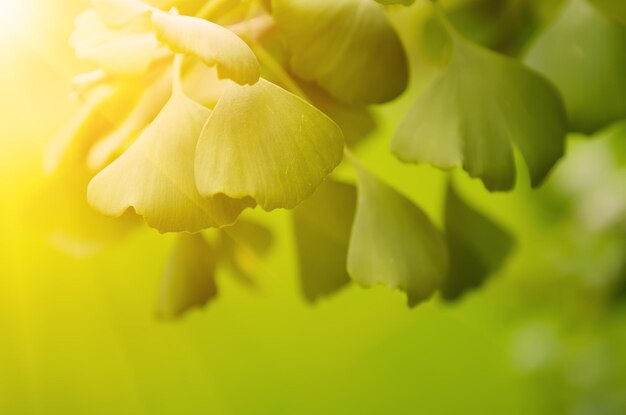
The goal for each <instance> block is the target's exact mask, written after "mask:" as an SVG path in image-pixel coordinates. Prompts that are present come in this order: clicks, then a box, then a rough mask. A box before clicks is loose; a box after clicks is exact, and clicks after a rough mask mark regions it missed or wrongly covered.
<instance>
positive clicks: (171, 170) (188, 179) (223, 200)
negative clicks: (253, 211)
mask: <svg viewBox="0 0 626 415" xmlns="http://www.w3.org/2000/svg"><path fill="white" fill-rule="evenodd" d="M210 113H211V111H210V110H209V109H207V108H205V107H203V106H201V105H199V104H197V103H196V102H194V101H191V100H190V99H189V98H187V97H186V96H185V95H183V93H182V91H180V90H179V89H174V92H173V94H172V97H171V98H170V100H169V101H168V103H167V104H166V105H165V107H164V108H163V110H162V111H161V112H160V113H159V115H158V116H157V117H156V119H155V120H154V122H153V123H152V124H150V126H149V127H148V128H147V129H145V130H144V131H143V133H142V134H141V135H140V137H139V138H138V139H137V141H135V142H134V143H133V144H132V145H131V146H130V148H129V149H128V150H126V152H124V154H122V155H121V156H120V157H119V158H118V159H116V160H115V161H114V162H113V163H111V164H110V165H108V166H107V167H106V168H105V169H104V170H102V172H100V173H99V174H98V175H97V176H96V177H95V178H94V179H93V180H92V181H91V183H90V185H89V190H88V197H89V202H90V204H91V205H92V206H94V207H95V208H96V209H97V210H99V211H100V212H101V213H103V214H105V215H109V216H119V215H121V214H122V213H124V211H126V210H127V209H128V208H130V207H133V208H134V209H135V211H136V212H137V213H138V214H140V215H141V216H143V217H144V219H145V220H146V222H147V223H148V225H150V226H152V227H153V228H156V229H158V230H159V231H160V232H179V231H188V232H195V231H199V230H201V229H204V228H208V227H217V226H223V225H228V224H231V223H233V222H234V221H235V220H236V218H237V216H239V214H240V213H241V211H242V210H243V209H245V208H246V207H251V206H253V205H254V202H253V201H252V200H251V199H250V198H246V199H243V200H233V199H230V198H228V197H226V196H224V195H216V196H215V197H213V198H209V199H207V198H203V197H202V196H200V194H199V193H198V191H197V189H196V184H195V181H194V172H193V164H194V154H195V149H196V144H197V141H198V137H199V135H200V131H201V130H202V126H203V125H204V124H205V122H206V120H207V119H208V117H209V115H210Z"/></svg>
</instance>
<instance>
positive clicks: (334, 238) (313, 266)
mask: <svg viewBox="0 0 626 415" xmlns="http://www.w3.org/2000/svg"><path fill="white" fill-rule="evenodd" d="M355 208H356V189H355V187H354V186H353V185H348V184H344V183H340V182H336V181H334V180H327V181H325V182H324V183H323V184H322V185H321V186H320V187H319V188H318V189H317V190H316V191H315V193H313V195H312V196H311V197H310V198H308V199H307V200H305V201H304V202H302V203H301V204H300V205H299V206H298V207H297V208H296V209H295V210H294V215H293V220H294V229H295V234H296V243H297V247H298V257H299V263H300V281H301V286H302V292H303V294H304V297H305V298H306V299H307V300H308V301H310V302H315V301H316V300H318V299H319V298H321V297H323V296H326V295H329V294H332V293H334V292H336V291H337V290H339V289H340V288H342V287H344V286H345V285H346V284H348V282H350V277H349V275H348V272H347V269H346V266H347V264H346V261H347V257H348V244H349V241H350V231H351V228H352V222H353V221H354V211H355Z"/></svg>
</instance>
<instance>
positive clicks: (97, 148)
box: [87, 71, 172, 171]
mask: <svg viewBox="0 0 626 415" xmlns="http://www.w3.org/2000/svg"><path fill="white" fill-rule="evenodd" d="M171 84H172V79H171V72H170V71H166V72H165V73H163V74H162V75H161V76H160V77H158V78H157V79H156V81H155V82H154V84H152V85H150V86H148V87H147V89H146V90H145V91H144V92H143V93H142V94H141V96H140V97H139V99H138V101H137V103H136V104H135V106H134V107H133V109H132V110H130V112H129V113H128V115H127V116H126V117H125V118H124V120H123V121H122V122H121V123H120V124H119V125H118V126H117V128H115V129H114V130H113V131H111V132H110V133H108V134H107V135H105V136H104V137H102V138H101V139H100V140H99V141H98V142H96V143H95V144H94V145H93V146H92V147H91V149H90V150H89V153H88V154H87V166H88V167H89V168H90V169H91V170H93V171H99V170H101V169H102V168H103V167H105V166H106V165H107V164H108V163H109V162H111V161H112V160H113V159H114V158H115V157H117V156H119V155H120V153H121V152H122V151H123V150H124V148H125V147H126V146H128V145H129V144H130V141H131V140H132V139H134V138H136V137H137V135H138V134H139V133H141V131H143V129H144V128H145V127H146V126H147V125H148V124H149V123H150V122H151V121H152V120H154V118H155V117H156V116H157V115H158V113H159V112H160V111H161V109H162V108H163V106H164V105H165V103H166V102H167V101H168V99H169V96H170V95H171Z"/></svg>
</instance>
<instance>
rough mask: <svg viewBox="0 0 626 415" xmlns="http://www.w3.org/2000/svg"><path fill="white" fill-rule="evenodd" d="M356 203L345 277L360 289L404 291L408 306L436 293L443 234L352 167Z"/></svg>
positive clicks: (442, 269) (444, 262)
mask: <svg viewBox="0 0 626 415" xmlns="http://www.w3.org/2000/svg"><path fill="white" fill-rule="evenodd" d="M355 167H356V170H357V178H358V181H357V184H358V202H357V210H356V217H355V220H354V225H353V227H352V236H351V238H350V248H349V251H348V273H349V274H350V276H351V277H352V279H353V280H354V281H356V282H357V283H359V284H360V285H362V286H364V287H372V286H374V285H376V284H383V285H386V286H388V287H391V288H397V289H399V290H401V291H404V292H405V293H406V294H407V297H408V303H409V306H411V307H413V306H415V305H417V304H418V303H420V302H421V301H424V300H426V299H427V298H429V297H430V296H431V295H432V294H433V293H434V292H435V291H436V290H437V289H439V288H440V287H441V284H442V283H443V281H444V278H445V275H446V273H447V270H448V252H447V249H446V245H445V242H444V238H443V235H442V233H441V232H440V231H439V230H438V229H437V228H436V227H435V226H434V225H433V224H432V222H431V221H430V220H429V219H428V217H427V216H426V215H425V214H424V213H423V212H422V210H421V209H420V208H419V207H417V206H416V205H415V204H414V203H413V202H412V201H410V200H409V199H407V198H406V197H405V196H403V195H402V194H400V193H399V192H397V191H396V190H394V189H392V188H391V187H389V186H388V185H387V184H385V183H384V182H382V181H381V180H379V179H378V178H376V177H375V176H374V175H372V174H371V173H370V172H368V171H367V170H366V169H365V168H364V167H362V166H360V165H359V164H358V163H355Z"/></svg>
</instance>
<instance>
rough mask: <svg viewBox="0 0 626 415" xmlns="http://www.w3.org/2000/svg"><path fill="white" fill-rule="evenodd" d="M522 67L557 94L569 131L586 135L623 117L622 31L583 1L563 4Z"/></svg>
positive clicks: (625, 58)
mask: <svg viewBox="0 0 626 415" xmlns="http://www.w3.org/2000/svg"><path fill="white" fill-rule="evenodd" d="M623 4H624V5H626V2H623ZM526 62H527V63H528V64H529V65H530V66H531V67H533V68H535V69H536V70H538V71H539V72H541V73H543V74H545V76H547V77H548V78H549V79H550V80H551V81H552V82H554V84H555V85H556V86H557V87H558V88H559V90H560V91H561V93H562V94H563V98H564V99H565V105H566V107H567V111H568V115H569V120H570V128H571V129H573V130H575V131H578V132H584V133H591V132H594V131H596V130H598V129H600V128H602V127H604V126H606V125H608V124H609V123H611V122H613V121H617V120H619V119H621V118H623V117H626V98H625V97H626V26H624V25H620V24H619V23H617V22H615V21H612V20H610V19H608V18H607V17H606V16H604V15H603V14H602V13H600V12H599V11H598V10H596V9H595V8H594V7H592V6H591V5H590V4H589V3H588V2H587V1H586V0H570V1H569V3H567V4H566V6H565V7H564V9H563V11H562V13H561V14H560V15H559V17H557V19H556V20H555V21H554V23H553V24H552V25H551V26H550V27H548V29H547V30H546V31H545V32H544V33H542V34H541V35H540V36H539V37H538V38H537V40H536V41H535V43H534V44H533V45H532V46H531V48H530V50H529V51H528V54H527V56H526Z"/></svg>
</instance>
